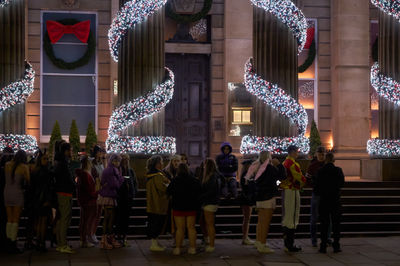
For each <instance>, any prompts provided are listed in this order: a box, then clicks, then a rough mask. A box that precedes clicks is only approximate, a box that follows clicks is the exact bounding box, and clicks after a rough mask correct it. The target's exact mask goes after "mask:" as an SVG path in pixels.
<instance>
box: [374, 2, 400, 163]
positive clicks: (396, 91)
mask: <svg viewBox="0 0 400 266" xmlns="http://www.w3.org/2000/svg"><path fill="white" fill-rule="evenodd" d="M371 2H372V4H374V5H375V6H376V7H378V8H379V9H380V10H381V11H383V12H384V13H386V14H388V15H391V16H393V17H394V18H396V19H397V20H398V21H399V22H400V1H399V0H371ZM371 85H372V86H373V87H374V89H375V90H376V92H377V93H378V95H379V96H380V97H383V98H385V99H386V100H388V101H389V102H391V103H393V104H395V105H396V106H400V82H399V81H396V80H394V79H392V78H390V77H388V76H385V75H384V74H382V73H380V69H379V64H378V62H375V63H374V64H373V65H372V67H371ZM367 151H368V153H369V154H370V155H375V156H383V157H391V156H400V140H399V139H378V138H375V139H370V140H368V142H367Z"/></svg>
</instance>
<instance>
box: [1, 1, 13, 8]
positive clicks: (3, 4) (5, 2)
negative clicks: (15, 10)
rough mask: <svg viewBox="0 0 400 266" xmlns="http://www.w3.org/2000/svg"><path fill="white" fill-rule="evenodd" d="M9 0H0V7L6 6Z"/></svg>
mask: <svg viewBox="0 0 400 266" xmlns="http://www.w3.org/2000/svg"><path fill="white" fill-rule="evenodd" d="M10 2H11V0H0V7H5V6H7V5H8V4H9V3H10Z"/></svg>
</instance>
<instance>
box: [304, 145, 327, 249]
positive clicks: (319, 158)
mask: <svg viewBox="0 0 400 266" xmlns="http://www.w3.org/2000/svg"><path fill="white" fill-rule="evenodd" d="M324 164H325V148H324V147H322V146H319V147H318V148H317V151H316V153H315V157H314V158H313V160H312V161H311V163H310V165H309V166H308V169H307V173H306V178H307V183H308V184H309V185H310V186H311V187H312V188H313V191H312V198H311V208H310V210H311V213H310V214H311V215H310V235H311V244H312V246H313V247H316V246H317V222H318V208H319V195H318V193H317V191H316V190H315V179H316V177H317V173H318V170H319V169H321V168H322V167H323V166H324Z"/></svg>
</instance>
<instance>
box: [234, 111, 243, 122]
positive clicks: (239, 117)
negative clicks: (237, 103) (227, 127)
mask: <svg viewBox="0 0 400 266" xmlns="http://www.w3.org/2000/svg"><path fill="white" fill-rule="evenodd" d="M233 122H234V123H241V122H242V111H233Z"/></svg>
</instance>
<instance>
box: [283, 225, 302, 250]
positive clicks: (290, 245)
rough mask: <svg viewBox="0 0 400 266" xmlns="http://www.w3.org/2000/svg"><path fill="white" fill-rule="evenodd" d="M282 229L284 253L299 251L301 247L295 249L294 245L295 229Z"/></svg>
mask: <svg viewBox="0 0 400 266" xmlns="http://www.w3.org/2000/svg"><path fill="white" fill-rule="evenodd" d="M282 229H283V242H284V244H285V251H288V252H299V251H301V247H297V246H295V245H294V233H295V229H289V228H287V227H283V228H282Z"/></svg>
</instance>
